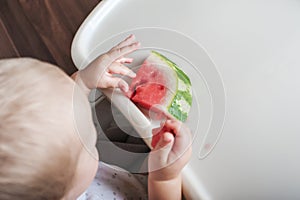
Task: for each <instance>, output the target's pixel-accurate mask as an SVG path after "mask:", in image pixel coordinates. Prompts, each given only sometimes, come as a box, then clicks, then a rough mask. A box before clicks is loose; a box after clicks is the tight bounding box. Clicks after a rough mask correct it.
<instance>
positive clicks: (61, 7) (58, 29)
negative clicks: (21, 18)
mask: <svg viewBox="0 0 300 200" xmlns="http://www.w3.org/2000/svg"><path fill="white" fill-rule="evenodd" d="M78 2H79V1H74V0H64V1H60V0H35V1H25V0H20V3H21V6H22V8H23V10H24V12H25V13H26V17H27V18H28V19H29V20H30V22H31V23H32V25H33V26H34V29H35V31H37V32H38V33H39V34H40V37H41V38H42V40H43V42H44V43H45V44H46V46H47V47H48V49H49V51H50V53H51V54H52V56H53V57H54V59H55V60H56V62H57V64H58V65H59V66H60V67H61V68H62V69H63V70H64V71H66V72H67V73H68V74H71V73H73V72H74V71H76V68H75V66H74V64H73V62H72V60H71V52H70V49H71V43H72V40H73V37H74V35H75V32H76V30H77V29H78V28H79V26H80V24H81V22H82V21H83V20H84V18H85V17H86V15H87V14H88V13H89V12H90V10H83V9H82V8H81V7H80V5H79V4H78ZM93 6H95V5H93ZM93 6H91V7H93ZM37 10H38V11H37Z"/></svg>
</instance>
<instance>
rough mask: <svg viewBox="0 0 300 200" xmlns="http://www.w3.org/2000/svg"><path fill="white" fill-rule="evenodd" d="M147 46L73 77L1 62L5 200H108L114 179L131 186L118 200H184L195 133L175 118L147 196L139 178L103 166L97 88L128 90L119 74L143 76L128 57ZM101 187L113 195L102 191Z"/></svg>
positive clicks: (164, 134) (154, 158) (120, 51)
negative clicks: (94, 103) (93, 102)
mask: <svg viewBox="0 0 300 200" xmlns="http://www.w3.org/2000/svg"><path fill="white" fill-rule="evenodd" d="M139 46H140V44H139V43H138V42H136V40H135V37H134V36H133V35H131V36H129V37H128V38H126V39H125V40H124V41H122V42H121V43H119V44H118V45H116V46H115V47H113V48H112V49H111V50H109V51H108V52H107V53H105V54H103V55H100V56H99V57H97V58H96V59H95V60H94V61H93V62H92V63H91V64H89V65H88V66H87V67H86V68H84V69H83V70H80V71H77V72H76V73H74V74H73V75H72V76H71V78H70V77H68V76H67V75H66V74H65V73H64V72H63V71H61V70H60V69H59V68H58V67H56V66H53V65H51V64H47V63H44V62H41V61H38V60H34V59H30V58H18V59H5V60H1V61H0V199H1V200H18V199H22V200H31V199H47V200H48V199H49V200H53V199H66V200H69V199H70V200H74V199H80V200H81V199H92V197H94V199H101V198H102V199H107V197H104V196H103V194H104V193H103V192H106V193H107V188H110V187H109V186H105V184H107V185H109V183H107V182H105V180H107V179H105V176H104V175H105V174H109V173H111V174H112V176H115V177H113V178H116V179H117V178H120V179H121V181H125V182H126V181H127V182H128V184H127V186H128V185H131V187H128V188H129V189H130V188H131V190H129V191H128V192H127V194H125V193H126V192H124V193H122V194H123V196H117V195H116V192H114V191H111V199H120V198H122V199H126V198H130V195H132V196H131V197H133V198H134V197H141V198H144V199H146V198H149V199H172V200H173V199H180V198H181V175H180V174H181V173H180V172H181V170H182V168H183V167H184V166H185V165H186V163H187V162H188V160H189V158H190V155H191V147H190V146H191V134H190V131H189V129H188V128H186V127H185V126H184V125H183V124H181V123H180V122H178V121H177V120H175V119H173V118H172V117H171V116H169V117H168V120H166V122H165V123H163V124H162V128H161V129H158V130H154V133H155V134H156V135H155V136H154V137H158V143H157V144H156V145H155V147H154V148H153V150H152V151H151V153H150V155H149V159H148V163H149V164H148V168H149V175H148V180H147V181H148V184H147V185H148V186H147V187H148V189H147V190H143V187H142V186H141V185H138V184H140V183H141V182H140V181H138V180H137V179H135V180H133V179H126V176H125V175H124V174H126V175H128V177H130V174H129V173H126V172H124V171H122V170H120V169H117V168H116V167H111V166H109V165H106V164H104V163H102V162H98V152H97V149H96V147H95V144H96V130H95V127H94V124H93V121H92V115H91V108H90V104H89V102H88V99H87V95H88V94H89V93H90V91H91V89H95V88H110V87H113V88H116V87H118V88H120V89H121V90H122V91H124V92H126V91H127V90H128V85H127V83H126V82H125V81H124V80H122V79H121V78H119V77H118V76H115V74H119V75H126V76H129V77H130V78H133V77H135V73H134V72H132V71H131V70H130V69H129V68H127V67H126V66H125V65H124V63H130V62H132V59H131V58H127V57H126V55H127V54H129V53H131V52H133V51H135V50H136V49H138V48H139ZM104 114H105V113H104ZM98 165H99V168H98ZM97 170H98V171H97ZM101 173H103V174H102V175H103V176H101ZM118 173H120V174H119V176H118ZM101 177H102V178H101ZM103 177H104V178H103ZM93 180H94V181H93ZM130 182H131V183H130ZM91 183H93V184H91ZM118 183H120V182H118V181H117V182H116V183H115V184H118ZM129 183H130V184H129ZM97 184H98V185H99V186H100V185H104V186H103V187H99V188H103V189H104V190H105V191H103V192H101V191H97V190H98V188H97V187H96V186H95V185H97ZM123 185H124V184H123ZM125 185H126V184H125ZM116 188H117V189H118V188H119V189H118V190H121V188H120V187H119V186H116ZM85 191H86V192H85ZM139 192H140V193H143V192H144V193H145V194H146V195H145V194H140V196H138V194H137V193H139Z"/></svg>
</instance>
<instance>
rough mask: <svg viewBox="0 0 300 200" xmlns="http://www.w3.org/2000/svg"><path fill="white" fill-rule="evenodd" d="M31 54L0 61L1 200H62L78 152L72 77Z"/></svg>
mask: <svg viewBox="0 0 300 200" xmlns="http://www.w3.org/2000/svg"><path fill="white" fill-rule="evenodd" d="M66 77H67V76H66V75H65V74H64V73H63V72H62V71H61V70H60V69H59V68H57V67H55V66H53V65H50V64H47V63H43V62H40V61H37V60H34V59H30V58H19V59H6V60H2V61H0V199H1V200H12V199H13V200H16V199H22V200H26V199H61V198H62V197H63V196H64V194H65V193H66V192H67V191H68V190H69V186H70V184H71V181H72V177H73V175H74V173H75V169H76V164H77V158H78V154H79V153H78V152H79V151H77V150H76V148H75V147H74V146H72V142H71V141H70V135H71V134H72V133H71V132H72V119H69V118H71V117H68V115H69V114H70V113H71V112H72V111H71V110H72V109H71V105H69V104H71V103H70V101H71V99H72V97H71V92H66V91H70V88H71V87H72V84H71V82H72V81H71V80H68V78H66Z"/></svg>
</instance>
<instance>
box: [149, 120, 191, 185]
mask: <svg viewBox="0 0 300 200" xmlns="http://www.w3.org/2000/svg"><path fill="white" fill-rule="evenodd" d="M153 134H154V136H153V138H152V146H153V150H152V151H151V153H150V156H149V172H150V176H151V178H152V179H154V180H157V181H165V180H172V179H175V178H176V177H178V176H179V175H180V172H181V170H182V168H183V167H184V166H185V165H186V164H187V162H188V161H189V159H190V157H191V153H192V148H191V144H192V143H191V141H192V140H191V133H190V130H189V128H187V127H186V126H185V125H184V124H183V123H181V122H179V121H178V120H176V119H168V120H166V122H165V123H164V124H163V126H162V127H161V128H159V129H154V130H153Z"/></svg>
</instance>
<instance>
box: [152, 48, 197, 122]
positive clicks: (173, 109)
mask: <svg viewBox="0 0 300 200" xmlns="http://www.w3.org/2000/svg"><path fill="white" fill-rule="evenodd" d="M152 54H154V55H155V56H156V57H158V58H160V59H161V60H162V61H163V62H165V63H166V64H167V65H168V66H169V67H171V68H172V69H173V71H175V72H176V75H177V78H178V81H177V85H176V88H177V91H176V95H175V96H174V97H173V99H172V100H171V102H170V104H169V105H168V106H167V110H168V112H169V113H170V114H171V115H173V116H174V117H175V118H177V119H178V120H180V121H186V119H187V117H188V112H189V110H190V107H191V105H192V93H191V81H190V79H189V77H188V76H187V75H186V74H185V73H184V72H183V71H182V70H181V69H180V68H179V67H178V66H177V65H176V63H174V62H173V61H171V60H169V59H168V58H167V57H165V56H163V55H161V54H160V53H158V52H156V51H152ZM181 81H182V82H183V83H181ZM179 87H185V88H184V90H181V89H179ZM179 101H180V102H181V103H179ZM182 101H184V102H186V103H187V104H186V105H185V106H186V107H185V108H182V107H181V104H182ZM187 107H188V108H187Z"/></svg>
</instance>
